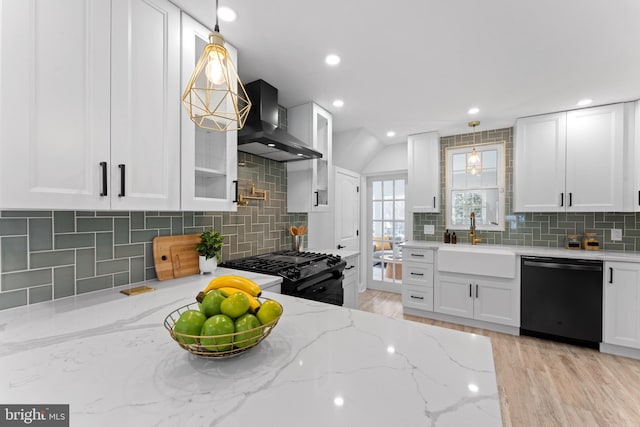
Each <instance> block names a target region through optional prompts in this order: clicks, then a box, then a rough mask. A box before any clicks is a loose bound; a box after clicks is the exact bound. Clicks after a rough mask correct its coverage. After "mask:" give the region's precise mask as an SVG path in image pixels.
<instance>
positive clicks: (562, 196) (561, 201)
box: [560, 193, 564, 207]
mask: <svg viewBox="0 0 640 427" xmlns="http://www.w3.org/2000/svg"><path fill="white" fill-rule="evenodd" d="M563 206H564V193H560V207H563Z"/></svg>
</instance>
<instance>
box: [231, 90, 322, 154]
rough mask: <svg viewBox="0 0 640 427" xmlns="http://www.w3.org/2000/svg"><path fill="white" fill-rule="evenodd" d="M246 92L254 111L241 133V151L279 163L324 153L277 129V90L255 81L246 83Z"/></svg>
mask: <svg viewBox="0 0 640 427" xmlns="http://www.w3.org/2000/svg"><path fill="white" fill-rule="evenodd" d="M245 90H246V91H247V95H249V99H250V100H251V111H250V112H249V116H248V117H247V121H246V123H245V125H244V127H243V128H242V129H241V130H239V131H238V151H244V152H245V153H250V154H254V155H256V156H260V157H266V158H267V159H271V160H275V161H278V162H291V161H296V160H307V159H317V158H321V157H322V153H319V152H317V151H315V150H312V149H311V148H309V147H308V146H306V144H305V143H304V142H302V141H300V140H299V139H298V138H296V137H295V136H293V135H291V134H289V133H288V132H286V131H285V130H283V129H281V128H279V127H278V89H276V88H275V87H273V86H271V85H270V84H269V83H267V82H265V81H264V80H256V81H255V82H251V83H248V84H246V85H245Z"/></svg>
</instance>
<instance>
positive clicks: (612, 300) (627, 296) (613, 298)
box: [603, 262, 640, 349]
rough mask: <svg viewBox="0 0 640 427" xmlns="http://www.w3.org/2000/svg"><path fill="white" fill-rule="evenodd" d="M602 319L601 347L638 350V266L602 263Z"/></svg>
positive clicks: (639, 345) (639, 330)
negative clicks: (603, 277) (612, 345)
mask: <svg viewBox="0 0 640 427" xmlns="http://www.w3.org/2000/svg"><path fill="white" fill-rule="evenodd" d="M603 317H604V333H603V340H604V342H605V343H607V344H615V345H620V346H624V347H631V348H637V349H640V264H637V263H631V262H607V263H605V283H604V316H603Z"/></svg>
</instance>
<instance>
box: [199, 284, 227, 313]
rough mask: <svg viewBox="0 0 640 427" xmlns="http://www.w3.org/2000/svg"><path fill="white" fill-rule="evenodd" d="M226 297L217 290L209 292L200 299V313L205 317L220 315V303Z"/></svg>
mask: <svg viewBox="0 0 640 427" xmlns="http://www.w3.org/2000/svg"><path fill="white" fill-rule="evenodd" d="M226 297H227V296H226V295H225V294H224V293H223V292H222V291H219V290H217V289H214V290H212V291H209V293H207V295H205V297H204V298H203V299H202V303H200V304H199V306H200V311H202V312H203V313H204V315H205V316H207V317H211V316H214V315H216V314H220V303H221V302H222V301H223V300H224V299H225V298H226Z"/></svg>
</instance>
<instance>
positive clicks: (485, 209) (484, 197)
mask: <svg viewBox="0 0 640 427" xmlns="http://www.w3.org/2000/svg"><path fill="white" fill-rule="evenodd" d="M474 148H475V150H476V152H477V153H478V156H480V159H481V161H482V172H481V173H479V174H475V175H472V174H470V173H467V171H466V165H467V159H468V158H469V156H470V155H471V151H472V150H473V149H474ZM446 157H447V164H446V171H447V185H446V195H447V228H449V229H452V230H462V229H467V228H469V216H470V215H471V212H475V215H476V228H477V229H478V230H504V209H505V207H504V143H497V144H482V145H474V146H465V147H451V148H447V156H446Z"/></svg>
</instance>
